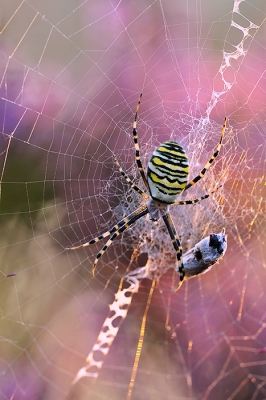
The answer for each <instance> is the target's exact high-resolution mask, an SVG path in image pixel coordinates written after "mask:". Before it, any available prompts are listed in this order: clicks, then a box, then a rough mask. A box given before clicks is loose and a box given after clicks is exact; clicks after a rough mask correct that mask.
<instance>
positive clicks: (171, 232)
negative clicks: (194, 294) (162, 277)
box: [163, 213, 185, 292]
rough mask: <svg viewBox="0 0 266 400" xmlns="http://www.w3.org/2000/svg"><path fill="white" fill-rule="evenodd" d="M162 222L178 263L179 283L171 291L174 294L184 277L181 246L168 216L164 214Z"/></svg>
mask: <svg viewBox="0 0 266 400" xmlns="http://www.w3.org/2000/svg"><path fill="white" fill-rule="evenodd" d="M163 220H164V223H165V225H166V227H167V229H168V232H169V235H170V237H171V240H172V243H173V246H174V249H175V251H176V258H177V262H178V272H179V280H180V282H179V283H178V285H177V286H176V287H175V288H174V290H173V291H174V292H176V291H177V290H178V289H179V288H180V286H181V285H182V281H183V279H184V277H185V268H184V265H183V260H182V246H181V243H180V240H179V237H178V234H177V233H176V230H175V227H174V224H173V221H172V219H171V217H170V214H169V213H166V214H165V215H163Z"/></svg>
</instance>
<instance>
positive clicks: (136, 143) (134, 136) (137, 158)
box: [133, 93, 149, 189]
mask: <svg viewBox="0 0 266 400" xmlns="http://www.w3.org/2000/svg"><path fill="white" fill-rule="evenodd" d="M141 97H142V93H140V95H139V101H138V104H137V107H136V113H135V118H134V122H133V139H134V145H135V150H136V155H135V157H136V163H137V166H138V170H139V172H140V174H141V177H142V180H143V182H144V184H145V186H146V188H147V189H149V185H148V181H147V178H146V175H145V172H144V170H143V166H142V162H141V159H140V153H139V143H138V132H137V119H138V112H139V107H140V101H141Z"/></svg>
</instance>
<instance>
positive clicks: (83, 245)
mask: <svg viewBox="0 0 266 400" xmlns="http://www.w3.org/2000/svg"><path fill="white" fill-rule="evenodd" d="M145 207H146V206H142V207H140V208H138V209H137V210H136V211H134V212H132V213H131V214H129V215H128V216H127V217H126V218H123V219H121V221H119V222H118V223H117V224H116V225H114V226H113V227H112V228H111V229H110V230H109V231H106V232H104V233H102V234H101V235H99V236H97V237H96V238H93V239H91V240H90V241H89V242H86V243H83V244H81V245H79V246H74V247H67V248H66V250H78V249H81V248H83V247H87V246H90V245H91V244H94V243H97V242H99V241H100V240H102V239H104V238H106V237H108V236H110V235H111V234H112V233H114V232H116V231H117V230H118V229H119V228H121V227H122V226H123V225H125V224H127V223H128V222H129V221H130V220H131V219H132V218H134V217H135V216H137V215H138V214H139V213H140V212H142V210H143V208H145Z"/></svg>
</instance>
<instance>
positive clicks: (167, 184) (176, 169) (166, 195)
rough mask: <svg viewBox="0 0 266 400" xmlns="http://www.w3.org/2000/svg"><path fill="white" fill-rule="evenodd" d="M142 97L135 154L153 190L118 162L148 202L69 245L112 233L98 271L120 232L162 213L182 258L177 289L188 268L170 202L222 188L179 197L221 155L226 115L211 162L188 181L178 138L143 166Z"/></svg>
mask: <svg viewBox="0 0 266 400" xmlns="http://www.w3.org/2000/svg"><path fill="white" fill-rule="evenodd" d="M141 97H142V93H141V94H140V97H139V100H138V104H137V107H136V113H135V118H134V122H133V139H134V144H135V151H136V155H135V157H136V163H137V166H138V170H139V172H140V174H141V177H142V180H143V182H144V184H145V186H146V188H147V189H148V192H149V194H146V193H145V192H143V191H142V190H141V189H140V188H139V187H138V186H136V185H135V184H134V183H133V182H132V181H131V179H130V178H129V177H128V176H127V174H126V173H125V172H124V171H123V169H122V168H121V166H120V165H119V163H118V161H117V159H116V158H115V162H116V164H117V166H118V168H119V171H120V172H121V174H122V175H123V177H124V178H125V180H126V181H127V182H128V183H129V184H130V186H131V187H132V188H133V189H134V190H136V191H137V192H138V193H139V194H140V195H141V196H143V197H144V198H145V200H146V203H145V204H144V205H142V206H141V207H139V208H138V209H137V210H136V211H134V212H132V213H131V214H129V215H128V216H127V217H126V218H124V219H122V220H121V221H119V222H118V223H117V224H116V225H115V226H113V227H112V228H111V229H110V230H109V231H107V232H105V233H103V234H102V235H100V236H97V237H96V238H94V239H91V240H90V241H89V242H86V243H84V244H82V245H80V246H75V247H71V248H69V250H77V249H80V248H83V247H86V246H89V245H91V244H93V243H96V242H98V241H99V240H101V239H103V238H106V237H108V236H110V235H111V237H110V239H109V240H108V241H107V242H106V244H105V245H104V246H103V248H102V249H101V250H100V251H99V253H98V254H97V255H96V259H95V262H94V265H93V268H92V274H93V275H94V271H95V268H96V265H97V262H98V260H99V258H100V257H101V256H102V255H103V254H104V252H105V251H106V250H107V249H108V247H109V246H110V245H111V244H112V242H113V240H114V239H115V238H116V237H117V236H119V235H120V234H121V233H122V232H124V231H125V230H126V229H128V228H130V227H131V225H133V224H134V223H135V222H136V221H137V220H138V219H140V218H142V217H143V216H144V215H146V214H149V215H150V219H151V220H152V221H158V220H159V218H160V217H162V218H163V220H164V223H165V225H166V228H167V230H168V232H169V235H170V237H171V241H172V243H173V247H174V249H175V252H176V257H177V261H178V271H177V272H178V273H179V280H180V281H179V284H178V285H177V287H176V288H175V291H176V290H177V289H178V288H179V287H180V286H181V284H182V281H183V279H184V276H185V270H184V265H183V261H182V246H181V244H180V240H179V237H178V234H177V232H176V230H175V227H174V224H173V221H172V219H171V216H170V213H169V206H179V205H187V204H195V203H198V202H199V201H201V200H204V199H207V198H208V197H209V196H210V194H212V193H214V192H215V191H216V190H217V189H218V188H217V189H216V190H214V191H212V192H211V193H210V194H205V195H204V196H201V197H199V198H197V199H194V200H185V201H176V200H177V198H178V197H179V196H180V195H181V193H183V192H184V191H185V190H187V189H189V188H190V187H191V186H193V185H194V184H195V183H196V182H198V181H199V180H200V179H201V178H202V177H203V176H204V175H205V173H206V171H207V170H208V168H209V167H210V165H211V164H212V162H213V161H214V160H215V159H216V157H217V156H218V154H219V152H220V149H221V145H222V140H223V136H224V133H225V128H226V118H225V120H224V124H223V128H222V133H221V137H220V141H219V143H218V146H217V149H216V151H215V152H214V153H213V155H212V157H211V159H210V160H209V161H208V162H207V164H206V165H205V167H204V168H203V169H202V171H201V172H200V173H199V175H197V176H196V177H195V178H194V179H192V180H191V181H190V182H189V183H187V180H188V174H189V164H188V158H187V155H186V152H185V150H184V148H183V147H182V146H181V145H180V144H178V143H177V142H174V141H166V142H164V143H162V144H161V145H160V146H159V147H157V149H155V150H154V152H153V153H152V156H151V158H150V161H149V163H148V170H147V175H146V174H145V172H144V170H143V167H142V162H141V159H140V152H139V145H138V134H137V118H138V111H139V107H140V101H141Z"/></svg>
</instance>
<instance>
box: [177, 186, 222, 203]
mask: <svg viewBox="0 0 266 400" xmlns="http://www.w3.org/2000/svg"><path fill="white" fill-rule="evenodd" d="M220 187H221V185H220V186H219V187H218V188H216V189H215V190H213V191H212V192H210V193H208V194H205V195H204V196H201V197H198V198H197V199H193V200H184V201H176V202H175V203H172V204H169V205H170V206H183V205H186V204H196V203H198V202H199V201H201V200H205V199H207V198H208V197H210V195H211V194H213V193H215V192H217V190H218V189H220Z"/></svg>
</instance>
